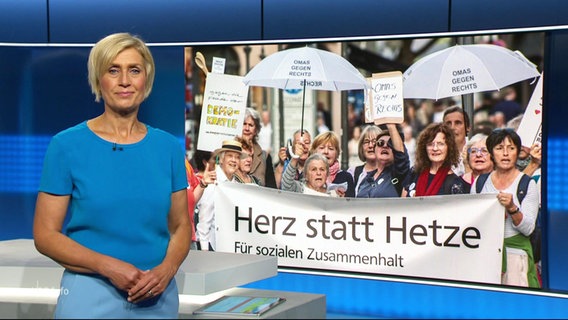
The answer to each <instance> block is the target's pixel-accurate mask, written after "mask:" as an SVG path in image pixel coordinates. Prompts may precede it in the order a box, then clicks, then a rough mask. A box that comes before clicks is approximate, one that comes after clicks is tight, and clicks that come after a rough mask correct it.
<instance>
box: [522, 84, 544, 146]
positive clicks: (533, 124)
mask: <svg viewBox="0 0 568 320" xmlns="http://www.w3.org/2000/svg"><path fill="white" fill-rule="evenodd" d="M542 78H543V74H542V73H541V75H540V78H539V79H538V82H537V83H536V86H535V88H534V91H533V94H532V96H531V99H530V100H529V104H528V105H527V108H526V109H525V113H524V115H523V119H522V120H521V123H520V124H519V128H518V129H517V134H518V135H519V136H520V137H521V142H522V144H523V146H525V147H529V148H530V147H531V146H532V145H533V144H542Z"/></svg>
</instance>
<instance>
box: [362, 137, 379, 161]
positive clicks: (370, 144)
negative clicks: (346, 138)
mask: <svg viewBox="0 0 568 320" xmlns="http://www.w3.org/2000/svg"><path fill="white" fill-rule="evenodd" d="M376 142H377V137H376V136H375V135H374V134H367V135H365V136H364V137H363V154H364V155H365V160H366V161H367V162H373V161H374V160H376V159H377V155H376V154H375V143H376Z"/></svg>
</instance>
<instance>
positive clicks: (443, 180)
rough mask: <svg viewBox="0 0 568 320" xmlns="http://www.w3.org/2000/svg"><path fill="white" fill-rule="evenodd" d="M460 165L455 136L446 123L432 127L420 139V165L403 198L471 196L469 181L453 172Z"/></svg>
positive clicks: (409, 179) (405, 188)
mask: <svg viewBox="0 0 568 320" xmlns="http://www.w3.org/2000/svg"><path fill="white" fill-rule="evenodd" d="M458 161H459V150H458V147H457V144H456V140H455V138H454V132H453V131H452V129H450V127H448V126H447V125H445V124H443V123H432V124H430V125H428V126H427V127H426V128H425V129H424V130H423V131H422V132H421V133H420V135H419V136H418V143H417V146H416V162H415V165H414V168H413V170H412V173H411V174H410V175H409V176H408V179H407V181H406V182H405V183H404V185H405V187H404V190H403V191H402V197H423V196H434V195H449V194H463V193H467V192H466V191H467V186H466V183H465V181H463V179H462V178H460V177H459V176H458V175H456V174H455V173H454V172H453V171H452V169H451V168H452V166H455V165H457V163H458Z"/></svg>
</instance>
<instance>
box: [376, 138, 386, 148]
mask: <svg viewBox="0 0 568 320" xmlns="http://www.w3.org/2000/svg"><path fill="white" fill-rule="evenodd" d="M387 143H388V141H386V140H381V139H379V140H377V142H376V143H375V147H388V146H387Z"/></svg>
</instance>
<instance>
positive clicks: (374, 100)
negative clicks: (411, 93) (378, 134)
mask: <svg viewBox="0 0 568 320" xmlns="http://www.w3.org/2000/svg"><path fill="white" fill-rule="evenodd" d="M370 102H371V111H372V116H373V121H374V122H375V124H377V125H379V124H383V123H402V122H403V121H404V98H403V96H402V72H400V71H391V72H382V73H373V76H372V78H371V99H370Z"/></svg>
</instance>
